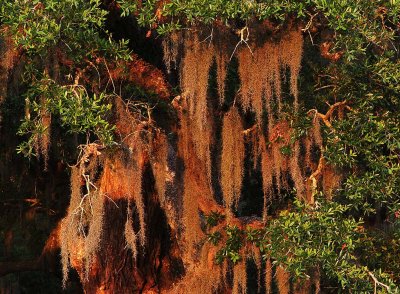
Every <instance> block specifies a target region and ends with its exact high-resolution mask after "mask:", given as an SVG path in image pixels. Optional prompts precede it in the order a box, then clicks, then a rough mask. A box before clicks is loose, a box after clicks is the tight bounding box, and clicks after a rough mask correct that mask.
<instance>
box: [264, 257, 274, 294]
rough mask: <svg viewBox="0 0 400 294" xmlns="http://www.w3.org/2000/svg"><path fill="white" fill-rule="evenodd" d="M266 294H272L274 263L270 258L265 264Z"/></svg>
mask: <svg viewBox="0 0 400 294" xmlns="http://www.w3.org/2000/svg"><path fill="white" fill-rule="evenodd" d="M265 293H266V294H271V293H272V262H271V259H270V258H268V259H267V261H266V262H265Z"/></svg>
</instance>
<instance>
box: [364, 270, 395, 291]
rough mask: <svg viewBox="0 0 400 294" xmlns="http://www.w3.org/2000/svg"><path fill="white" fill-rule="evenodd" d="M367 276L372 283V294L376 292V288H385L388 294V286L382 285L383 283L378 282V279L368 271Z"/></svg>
mask: <svg viewBox="0 0 400 294" xmlns="http://www.w3.org/2000/svg"><path fill="white" fill-rule="evenodd" d="M368 275H369V276H370V277H371V278H372V280H373V281H374V294H376V293H377V291H376V288H377V286H380V287H382V288H385V289H386V290H387V291H388V293H390V286H388V285H386V284H384V283H382V282H379V281H378V279H377V278H376V277H375V275H374V274H373V273H372V272H370V271H368Z"/></svg>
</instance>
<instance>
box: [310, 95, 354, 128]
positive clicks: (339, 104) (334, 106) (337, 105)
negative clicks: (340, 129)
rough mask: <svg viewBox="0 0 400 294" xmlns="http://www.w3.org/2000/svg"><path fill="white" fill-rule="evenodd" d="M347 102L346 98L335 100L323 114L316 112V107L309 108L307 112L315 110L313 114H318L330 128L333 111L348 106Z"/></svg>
mask: <svg viewBox="0 0 400 294" xmlns="http://www.w3.org/2000/svg"><path fill="white" fill-rule="evenodd" d="M347 103H348V102H347V100H344V101H340V102H336V103H335V104H332V105H330V106H329V109H328V111H327V112H326V113H325V114H323V113H320V112H318V110H316V109H311V110H310V111H309V112H308V113H310V112H315V115H316V116H318V117H319V118H320V119H321V120H322V121H323V122H324V124H325V125H326V126H327V127H328V128H332V123H331V118H332V115H333V112H334V111H335V110H336V109H337V108H340V107H344V106H346V108H347V107H348V106H347ZM350 109H351V108H350Z"/></svg>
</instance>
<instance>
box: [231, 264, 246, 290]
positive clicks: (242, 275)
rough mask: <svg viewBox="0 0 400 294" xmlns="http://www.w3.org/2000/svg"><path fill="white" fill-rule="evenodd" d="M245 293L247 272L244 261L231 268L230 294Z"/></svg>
mask: <svg viewBox="0 0 400 294" xmlns="http://www.w3.org/2000/svg"><path fill="white" fill-rule="evenodd" d="M239 293H240V294H246V293H247V270H246V260H243V261H241V262H239V263H237V264H235V265H234V267H233V286H232V294H239Z"/></svg>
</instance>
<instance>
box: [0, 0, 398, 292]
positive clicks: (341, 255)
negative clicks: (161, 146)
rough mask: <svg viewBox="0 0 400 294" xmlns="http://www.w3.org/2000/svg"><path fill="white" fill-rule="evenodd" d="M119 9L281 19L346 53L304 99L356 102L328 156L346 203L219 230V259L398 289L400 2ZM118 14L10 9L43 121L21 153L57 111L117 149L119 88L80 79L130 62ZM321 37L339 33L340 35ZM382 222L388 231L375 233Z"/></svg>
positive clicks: (25, 3) (3, 10)
mask: <svg viewBox="0 0 400 294" xmlns="http://www.w3.org/2000/svg"><path fill="white" fill-rule="evenodd" d="M3 2H4V1H3ZM117 2H118V3H119V8H120V12H121V15H122V16H124V17H125V16H128V15H135V17H136V19H137V21H138V23H139V25H141V26H145V27H147V28H149V29H156V30H157V31H158V33H159V34H167V33H169V32H171V31H173V30H179V29H184V28H191V27H193V26H196V25H198V24H202V25H205V26H209V27H212V26H213V25H214V24H215V23H218V24H223V25H226V26H227V27H229V28H232V29H233V30H235V29H237V28H238V27H240V28H243V27H245V26H246V27H247V26H249V24H250V23H251V22H255V21H264V20H269V21H270V22H271V23H273V24H274V25H275V26H276V27H280V26H283V25H284V24H285V23H287V22H288V21H289V20H296V21H298V22H299V23H302V26H303V28H304V29H303V30H304V32H305V33H306V34H305V35H308V36H310V38H311V41H310V43H311V44H308V46H309V48H313V47H312V46H313V45H314V42H315V43H317V44H318V45H322V44H323V43H324V42H327V43H329V46H330V48H329V49H330V51H331V53H332V52H333V53H337V54H338V56H339V58H336V59H335V60H321V58H320V56H318V58H317V60H311V61H308V60H306V61H305V62H306V63H309V64H308V65H307V67H306V68H307V69H308V70H309V71H310V72H306V73H304V74H305V75H309V76H311V77H312V78H311V79H310V80H306V79H302V80H301V82H302V83H301V87H300V91H301V95H300V96H302V97H305V99H304V102H303V104H304V105H303V107H304V108H306V107H308V106H310V105H312V107H318V110H317V111H318V112H319V113H323V112H324V111H326V110H327V109H329V107H330V105H328V106H326V105H325V104H333V103H335V102H338V101H346V102H347V104H346V108H344V109H343V112H345V114H344V113H342V114H341V115H336V118H338V119H331V120H330V123H329V124H330V125H327V126H326V127H325V128H324V130H323V131H324V139H325V144H324V148H323V156H324V157H325V159H326V160H327V162H328V163H329V164H331V165H334V166H335V167H336V168H338V169H339V170H340V172H341V173H342V174H343V181H342V186H341V188H340V189H339V191H337V193H336V198H334V201H332V202H328V201H325V200H322V199H319V200H318V201H317V202H316V203H315V204H313V205H307V204H305V203H301V202H299V201H295V202H294V207H293V208H292V209H287V210H283V211H281V212H280V213H279V214H278V215H277V217H276V218H274V219H272V220H270V221H269V222H268V223H267V225H266V226H265V228H263V229H262V230H254V229H246V230H241V229H239V228H238V227H236V226H227V227H225V228H224V231H223V232H219V231H214V232H212V233H209V234H208V241H209V242H211V243H212V244H213V245H220V244H221V241H222V240H224V244H223V247H222V248H221V249H220V250H219V251H218V254H217V257H216V258H217V262H219V263H221V262H222V261H223V260H225V259H228V260H230V261H231V262H233V263H237V262H239V261H241V260H242V259H243V257H242V254H241V253H242V251H243V248H244V245H245V243H246V242H250V243H253V244H254V245H256V246H257V247H258V248H259V249H260V250H261V252H262V253H263V255H264V257H265V258H272V259H273V261H274V263H275V264H276V265H283V266H285V269H286V270H288V271H289V272H290V273H291V274H292V275H293V278H296V277H301V278H305V277H307V276H308V275H310V272H311V271H313V270H315V267H316V266H320V267H321V269H322V270H323V273H324V274H325V275H326V276H327V278H328V279H334V280H336V281H337V282H338V283H339V284H340V285H341V287H343V288H347V289H351V288H353V289H354V288H356V289H357V291H360V292H362V291H372V290H373V286H374V285H373V283H371V274H372V275H374V276H376V277H377V278H378V279H379V280H380V281H382V282H384V283H385V284H387V285H390V287H392V290H393V291H395V283H396V282H397V283H398V282H400V277H399V270H400V269H399V268H398V266H397V265H398V264H400V260H399V256H398V249H399V246H400V245H399V241H398V240H399V239H400V233H399V231H400V229H399V228H400V198H399V191H400V160H399V150H400V116H399V113H400V100H399V96H400V84H399V81H400V66H399V65H400V58H399V57H400V56H399V51H400V46H399V43H400V42H399V35H400V32H399V31H400V22H399V21H400V19H399V18H400V2H399V1H398V0H390V1H387V0H379V1H368V0H358V1H350V0H343V1H326V0H306V1H300V0H295V1H288V0H285V1H278V0H269V1H266V0H261V1H251V0H247V1H242V0H234V1H228V0H216V1H207V0H202V1H198V0H186V1H181V0H171V1H168V3H165V4H161V5H160V3H159V1H156V0H149V1H143V2H141V5H139V1H127V0H119V1H117ZM106 16H107V11H106V10H104V9H103V8H101V1H100V0H90V1H84V0H63V1H57V0H45V1H39V0H33V1H29V0H17V1H14V2H6V3H2V5H1V6H0V23H1V24H2V25H3V26H7V27H8V28H10V30H11V34H12V35H13V37H14V40H15V45H16V47H18V49H20V50H22V51H23V52H24V54H25V60H24V63H25V68H24V75H23V77H24V84H25V87H26V88H27V89H26V94H25V96H24V98H26V101H27V105H28V107H27V109H28V110H29V113H30V114H31V115H32V116H27V117H26V119H25V121H24V122H23V123H22V125H21V127H20V131H19V133H20V134H23V135H27V134H28V135H30V137H29V138H28V140H27V142H25V143H23V144H22V145H20V148H19V151H20V152H22V153H24V154H26V155H31V154H33V152H34V144H35V136H37V135H38V134H44V133H45V132H46V129H47V127H48V126H45V125H43V123H42V116H43V114H44V113H45V112H48V113H51V114H53V115H54V116H55V117H56V118H57V119H58V120H59V123H60V124H61V125H62V126H63V127H65V128H66V129H67V130H68V131H69V132H72V133H78V134H79V133H81V134H88V137H90V135H89V134H94V135H96V136H97V137H98V138H99V139H100V140H101V141H102V143H103V144H105V145H110V144H111V143H112V142H113V129H114V127H113V126H112V124H111V122H110V120H109V117H110V114H111V104H110V100H111V99H110V98H112V97H114V96H113V95H115V93H112V92H111V91H110V90H107V89H98V91H97V92H96V91H92V90H88V89H89V87H85V85H83V84H80V83H73V84H72V83H71V80H73V79H74V78H77V76H78V75H79V73H78V69H82V68H85V67H87V66H88V65H90V64H92V63H93V62H94V61H96V60H99V59H102V58H105V59H107V60H115V59H124V60H128V59H129V58H130V57H129V56H130V55H129V53H130V52H129V50H128V49H127V42H126V41H124V40H122V41H119V42H117V41H115V40H114V39H113V38H112V35H111V34H110V33H109V32H108V31H107V30H106V29H105V20H106ZM316 31H317V33H315V32H316ZM318 32H327V35H328V37H326V38H325V37H323V36H322V33H318ZM252 33H253V32H252V31H251V30H250V34H252ZM324 38H325V39H324ZM238 45H239V44H238ZM57 50H60V51H62V53H63V54H64V55H65V56H64V57H63V58H64V59H66V60H68V61H69V63H70V67H68V66H64V67H63V68H61V69H60V76H58V77H57V76H56V75H54V73H53V75H52V74H51V73H50V72H52V71H53V70H49V63H51V59H52V56H53V55H54V54H57V52H56V51H57ZM210 60H211V58H210ZM210 62H211V61H210ZM76 80H78V81H79V79H76ZM307 83H312V85H309V84H307ZM42 100H44V101H45V102H44V103H41V101H42ZM314 102H315V103H314ZM299 116H303V117H302V118H295V121H296V122H297V123H298V125H296V126H294V127H295V128H296V132H295V135H294V136H295V138H300V137H301V136H302V135H304V134H305V130H306V129H307V128H308V126H309V121H308V118H306V116H305V115H304V113H301V114H299ZM197 135H199V134H197ZM199 136H202V134H200V135H199ZM280 151H281V153H282V154H284V155H287V156H290V155H292V152H293V150H291V148H290V146H284V147H282V148H281V149H280ZM371 218H372V219H373V222H374V225H376V226H377V227H380V228H383V229H382V230H380V229H377V228H374V229H371V228H370V227H369V223H368V221H369V220H370V219H371ZM222 221H223V217H222V216H221V215H219V214H217V213H213V214H211V215H209V216H206V223H207V229H208V230H210V229H211V228H213V227H215V226H216V225H217V224H219V223H221V222H222ZM382 231H384V232H382Z"/></svg>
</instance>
